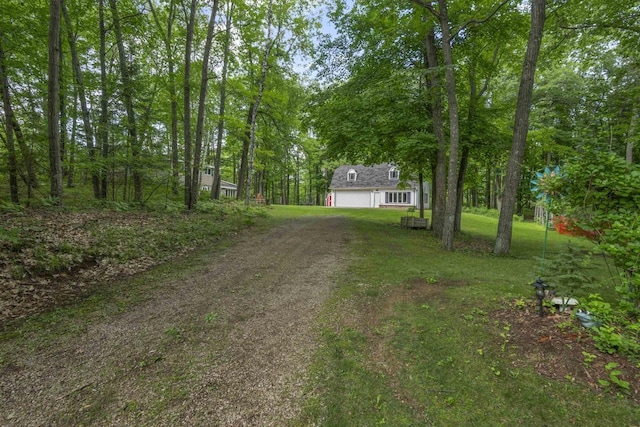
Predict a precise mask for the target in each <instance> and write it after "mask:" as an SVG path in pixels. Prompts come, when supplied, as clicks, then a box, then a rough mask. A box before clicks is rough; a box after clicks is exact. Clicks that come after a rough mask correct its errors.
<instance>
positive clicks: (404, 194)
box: [384, 191, 411, 205]
mask: <svg viewBox="0 0 640 427" xmlns="http://www.w3.org/2000/svg"><path fill="white" fill-rule="evenodd" d="M384 201H385V203H388V204H394V205H410V204H411V191H387V192H386V193H385V199H384Z"/></svg>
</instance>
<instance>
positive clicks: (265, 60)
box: [244, 0, 275, 206]
mask: <svg viewBox="0 0 640 427" xmlns="http://www.w3.org/2000/svg"><path fill="white" fill-rule="evenodd" d="M272 20H273V1H272V0H269V5H268V9H267V40H266V41H265V46H264V52H263V56H262V64H261V66H260V78H259V79H258V93H257V95H256V98H255V101H254V104H255V106H254V109H253V114H252V116H251V139H250V144H249V164H248V170H247V191H246V194H245V199H244V204H245V206H249V201H250V199H251V184H252V183H251V180H252V179H253V158H254V153H255V149H256V127H257V124H258V123H257V122H258V120H257V117H258V109H259V108H260V103H261V102H262V95H263V94H264V86H265V84H266V80H267V68H268V66H269V54H270V53H271V48H272V47H273V44H274V43H275V40H271V23H272Z"/></svg>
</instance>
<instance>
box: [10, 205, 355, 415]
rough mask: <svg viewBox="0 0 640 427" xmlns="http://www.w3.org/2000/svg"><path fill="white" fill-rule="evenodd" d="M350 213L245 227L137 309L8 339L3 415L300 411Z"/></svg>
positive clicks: (339, 265)
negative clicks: (253, 229)
mask: <svg viewBox="0 0 640 427" xmlns="http://www.w3.org/2000/svg"><path fill="white" fill-rule="evenodd" d="M347 221H348V220H346V219H344V218H339V217H324V218H317V217H316V218H305V219H298V220H295V221H289V222H287V223H284V224H282V225H280V226H278V227H276V228H273V229H270V230H269V231H265V232H258V233H257V234H243V235H241V236H242V237H241V238H240V240H239V241H238V242H237V243H236V244H235V245H234V246H232V247H231V248H229V249H227V250H224V251H212V253H211V256H210V259H208V260H206V259H205V258H203V263H202V265H201V266H200V267H198V268H196V269H194V271H192V272H190V273H189V274H188V275H182V277H183V278H182V279H168V280H166V281H163V283H158V284H157V286H156V287H155V288H154V291H153V293H152V295H150V296H149V298H147V299H145V300H144V302H142V303H140V304H138V305H136V306H135V307H133V308H126V309H124V310H120V311H119V312H118V311H117V309H114V313H110V314H105V313H97V314H94V315H91V316H89V319H90V320H88V321H87V320H86V319H85V320H84V321H82V322H74V321H73V320H63V321H64V322H69V326H68V329H69V330H68V333H66V334H64V335H59V334H56V335H55V336H47V333H48V332H47V330H46V329H43V330H41V331H39V332H36V333H34V336H31V337H26V338H24V339H21V340H20V345H16V344H14V343H13V342H12V341H8V344H7V346H6V347H5V348H4V349H3V350H2V352H0V355H1V356H0V357H2V358H3V360H2V361H1V362H2V363H0V396H1V399H0V424H1V425H6V426H40V425H47V426H58V425H60V426H61V425H65V426H66V425H119V426H120V425H136V426H137V425H154V426H156V425H167V426H174V425H189V426H192V425H202V426H216V425H219V426H243V425H252V426H267V425H278V426H281V425H285V424H287V423H288V421H290V420H295V419H296V417H298V415H299V414H300V411H301V404H302V403H303V401H304V399H305V396H304V392H305V384H306V380H307V378H306V372H307V368H308V367H309V364H310V363H311V358H312V356H313V354H314V350H315V348H316V346H317V345H318V338H319V331H318V330H317V324H316V319H317V317H318V315H319V313H320V311H321V309H322V307H323V304H324V303H325V301H326V300H327V298H328V297H329V296H330V295H331V292H332V289H333V286H334V285H333V281H332V280H333V277H334V276H333V275H334V274H335V273H336V272H339V271H340V270H341V269H343V267H344V261H343V260H344V258H345V254H346V247H347V241H348V239H349V234H350V231H349V227H348V223H347ZM184 277H187V278H186V279H185V278H184ZM36 335H37V336H36Z"/></svg>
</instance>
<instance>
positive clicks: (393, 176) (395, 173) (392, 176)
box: [389, 168, 400, 179]
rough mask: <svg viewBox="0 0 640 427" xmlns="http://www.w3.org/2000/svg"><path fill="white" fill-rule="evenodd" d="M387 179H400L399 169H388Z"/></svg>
mask: <svg viewBox="0 0 640 427" xmlns="http://www.w3.org/2000/svg"><path fill="white" fill-rule="evenodd" d="M389 179H400V171H399V170H398V169H396V168H391V169H389Z"/></svg>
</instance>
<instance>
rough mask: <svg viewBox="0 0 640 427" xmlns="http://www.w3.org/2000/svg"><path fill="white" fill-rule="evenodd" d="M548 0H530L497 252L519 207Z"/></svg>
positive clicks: (506, 242) (502, 250)
mask: <svg viewBox="0 0 640 427" xmlns="http://www.w3.org/2000/svg"><path fill="white" fill-rule="evenodd" d="M545 6H546V1H545V0H532V1H531V29H530V30H529V41H528V42H527V52H526V54H525V60H524V64H523V66H522V76H521V78H520V89H519V91H518V102H517V106H516V115H515V123H514V128H513V141H512V143H511V153H510V155H509V161H508V163H507V176H506V179H505V183H504V194H503V196H502V206H501V209H500V219H499V221H498V233H497V236H496V243H495V246H494V248H493V252H494V253H495V254H497V255H502V254H506V253H508V252H509V250H510V249H511V233H512V228H513V214H514V211H515V206H516V195H517V192H518V186H519V184H520V170H521V165H522V159H523V158H524V152H525V149H526V142H527V132H528V130H529V113H530V110H531V97H532V93H533V82H534V78H535V72H536V64H537V62H538V53H539V52H540V46H541V44H542V34H543V31H544V21H545Z"/></svg>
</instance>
